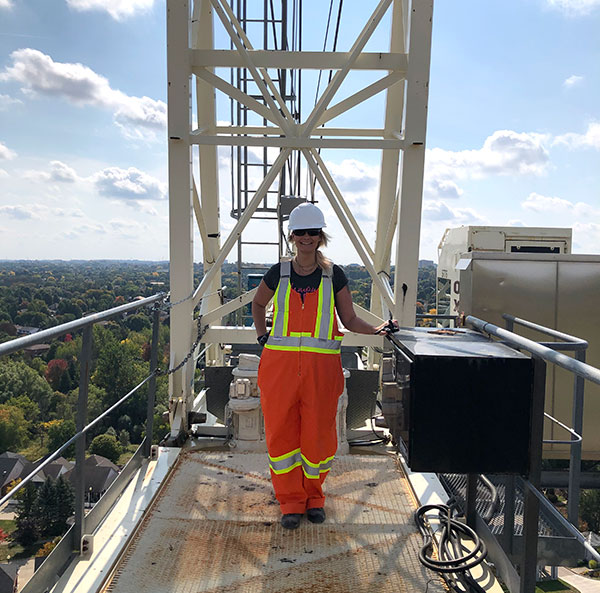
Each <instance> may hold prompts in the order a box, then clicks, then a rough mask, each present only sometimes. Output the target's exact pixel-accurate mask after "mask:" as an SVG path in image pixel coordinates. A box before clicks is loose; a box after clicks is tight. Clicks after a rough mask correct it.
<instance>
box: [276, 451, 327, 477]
mask: <svg viewBox="0 0 600 593" xmlns="http://www.w3.org/2000/svg"><path fill="white" fill-rule="evenodd" d="M334 457H335V455H332V456H331V457H328V458H327V459H325V460H324V461H321V463H312V462H311V461H309V460H308V459H306V457H304V455H302V453H300V449H294V450H293V451H290V452H289V453H286V454H285V455H280V456H279V457H271V456H269V467H270V468H271V469H272V470H273V473H275V474H286V473H288V472H291V471H292V470H293V469H294V468H295V467H298V466H300V465H301V466H302V471H303V472H304V475H305V476H306V477H307V478H309V479H314V480H317V479H319V477H320V475H321V474H324V473H325V472H328V471H329V470H330V469H331V465H332V464H333V458H334Z"/></svg>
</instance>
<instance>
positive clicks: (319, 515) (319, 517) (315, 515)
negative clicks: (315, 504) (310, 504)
mask: <svg viewBox="0 0 600 593" xmlns="http://www.w3.org/2000/svg"><path fill="white" fill-rule="evenodd" d="M306 517H307V519H308V520H309V521H310V522H311V523H323V521H325V509H324V508H323V507H319V508H315V509H308V510H307V511H306Z"/></svg>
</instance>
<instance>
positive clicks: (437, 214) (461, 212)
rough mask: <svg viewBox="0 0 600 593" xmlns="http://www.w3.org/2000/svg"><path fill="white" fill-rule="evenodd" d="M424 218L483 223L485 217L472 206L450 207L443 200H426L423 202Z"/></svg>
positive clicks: (459, 222) (463, 222) (460, 222)
mask: <svg viewBox="0 0 600 593" xmlns="http://www.w3.org/2000/svg"><path fill="white" fill-rule="evenodd" d="M422 216H423V218H424V219H425V220H432V221H442V220H444V221H451V222H453V223H457V224H482V223H483V222H485V219H484V217H482V216H481V215H479V214H478V213H477V212H476V211H475V210H473V209H472V208H450V207H449V206H448V205H447V204H445V203H444V202H441V201H434V200H426V201H425V202H424V203H423V214H422Z"/></svg>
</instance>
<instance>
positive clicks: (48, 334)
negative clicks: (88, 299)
mask: <svg viewBox="0 0 600 593" xmlns="http://www.w3.org/2000/svg"><path fill="white" fill-rule="evenodd" d="M166 298H167V294H166V293H159V294H156V295H153V296H150V297H147V298H144V299H140V300H138V301H135V302H132V303H127V304H125V305H121V306H119V307H113V308H112V309H108V310H106V311H102V312H100V313H93V314H91V315H88V316H86V317H83V318H81V319H77V320H75V321H70V322H68V323H63V324H62V325H58V326H56V327H52V328H49V329H45V330H42V331H40V332H37V333H35V334H32V335H29V336H24V337H22V338H16V339H14V340H10V341H8V342H5V343H3V344H0V356H3V355H6V354H11V353H13V352H17V351H19V350H21V349H23V348H27V347H28V346H32V345H34V344H39V343H41V342H45V341H47V340H50V339H53V338H58V337H60V336H63V335H65V334H67V333H70V332H73V331H75V330H79V329H82V330H83V339H82V345H81V353H80V356H79V362H80V366H81V373H80V377H79V397H78V401H77V421H76V430H77V433H76V434H75V435H74V436H73V437H71V438H70V439H69V440H68V441H67V442H66V443H64V444H63V445H61V446H60V447H59V448H58V449H57V450H56V451H54V452H53V453H51V454H50V456H49V457H48V458H47V459H45V460H44V462H43V463H41V464H40V465H38V466H37V467H36V468H35V469H34V470H33V471H32V472H31V473H30V474H29V475H27V476H26V477H25V478H24V479H23V480H22V481H21V482H19V484H17V485H16V486H15V487H14V488H13V489H12V490H11V491H10V492H9V493H8V494H6V495H5V496H3V497H2V498H1V499H0V506H1V505H2V504H4V503H5V502H7V501H8V500H9V499H11V498H12V497H13V496H14V495H15V494H16V493H17V492H18V491H19V490H21V488H23V487H24V486H25V485H27V484H28V483H29V482H31V480H32V479H33V478H34V476H35V475H37V474H38V473H39V472H40V471H41V470H43V469H44V468H45V467H46V466H47V465H49V464H50V463H52V461H54V460H55V459H56V458H57V457H58V456H59V455H60V454H61V453H62V452H63V451H64V450H65V449H67V447H69V445H71V444H73V443H75V521H74V524H73V527H71V529H69V531H68V532H67V533H66V534H65V535H64V537H63V538H62V539H61V541H60V542H59V544H58V545H57V546H56V547H55V548H54V549H53V550H52V552H51V553H50V555H49V556H48V557H47V558H46V560H45V561H44V563H43V564H42V565H41V566H40V568H39V569H38V570H36V572H35V573H34V575H33V577H32V578H31V579H30V581H29V582H28V583H27V585H26V586H25V588H23V589H22V593H33V592H38V591H45V590H48V589H49V588H50V587H51V586H52V585H53V583H54V581H55V580H56V575H57V574H60V572H61V570H62V568H63V567H64V566H65V564H66V563H67V562H68V561H69V559H70V558H71V556H72V553H73V550H76V551H77V552H79V551H80V546H81V538H82V535H83V534H84V533H85V532H92V531H93V530H94V529H95V528H96V527H97V526H98V524H99V523H100V521H101V520H102V519H103V516H100V513H99V512H95V511H96V510H97V509H100V510H104V511H107V510H108V508H109V506H110V503H111V502H112V501H114V500H116V498H117V497H118V496H119V494H120V493H121V492H122V491H123V489H124V488H125V486H126V485H127V482H128V478H129V476H130V475H131V473H132V472H133V471H135V469H136V468H137V467H138V466H139V465H140V464H141V460H142V457H148V456H149V455H150V451H151V446H152V431H153V421H154V399H155V394H156V376H157V374H158V369H157V363H158V334H159V331H158V330H159V323H160V319H159V314H160V309H159V306H158V305H159V304H160V303H162V302H164V301H165V300H166ZM148 305H154V309H153V319H152V346H151V354H150V374H149V375H148V376H147V377H146V378H145V379H144V380H143V381H142V382H141V383H139V385H137V386H136V387H134V388H133V389H132V390H131V391H130V392H129V393H127V394H126V395H124V396H123V397H122V398H121V399H119V401H117V402H116V403H115V404H113V405H112V406H111V407H110V408H108V409H107V410H105V411H104V412H103V413H102V414H100V416H98V417H97V418H96V419H94V420H93V421H92V422H90V423H89V424H87V425H86V418H87V400H88V386H89V379H90V366H91V358H92V340H93V333H92V328H93V326H94V324H96V323H98V322H100V321H105V320H107V319H111V318H113V317H116V316H117V315H121V314H123V313H129V312H131V311H135V310H137V309H139V308H141V307H145V306H148ZM146 383H148V405H147V418H146V437H145V438H144V440H143V441H142V443H141V445H140V446H139V448H138V450H137V451H136V452H135V454H134V455H133V457H132V458H131V460H130V462H129V463H128V464H127V466H126V467H125V468H124V469H123V470H122V471H121V472H120V474H119V476H118V477H117V479H116V480H115V481H114V482H113V484H112V485H111V486H110V488H109V490H108V491H107V492H106V493H105V494H104V495H103V496H102V498H101V499H100V501H99V502H98V503H97V505H96V507H95V508H94V509H92V511H90V512H89V513H88V515H87V516H85V513H84V501H85V478H84V461H85V438H83V437H84V435H85V434H86V433H87V432H89V431H90V430H91V429H92V428H93V427H94V426H96V425H97V424H98V423H99V422H100V421H101V420H102V419H103V418H105V417H106V416H108V415H109V414H110V413H111V412H112V411H114V410H115V409H116V408H118V407H119V406H121V405H122V404H123V403H124V402H125V401H127V400H128V399H129V398H130V397H131V396H132V395H133V394H134V393H136V392H137V391H138V390H139V389H140V388H141V387H142V386H143V385H145V384H146Z"/></svg>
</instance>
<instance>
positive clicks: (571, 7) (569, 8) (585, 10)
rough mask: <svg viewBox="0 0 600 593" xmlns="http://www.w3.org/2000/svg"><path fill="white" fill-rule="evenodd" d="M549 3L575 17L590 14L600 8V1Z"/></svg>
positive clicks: (550, 1)
mask: <svg viewBox="0 0 600 593" xmlns="http://www.w3.org/2000/svg"><path fill="white" fill-rule="evenodd" d="M547 2H548V4H549V5H550V6H551V7H552V8H557V9H559V10H562V11H563V12H565V13H566V14H569V15H573V16H575V15H584V14H589V13H590V12H592V10H594V9H595V8H598V7H599V6H600V0H547Z"/></svg>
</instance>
